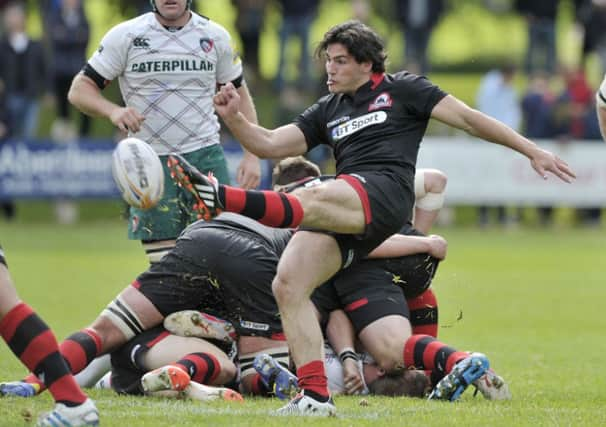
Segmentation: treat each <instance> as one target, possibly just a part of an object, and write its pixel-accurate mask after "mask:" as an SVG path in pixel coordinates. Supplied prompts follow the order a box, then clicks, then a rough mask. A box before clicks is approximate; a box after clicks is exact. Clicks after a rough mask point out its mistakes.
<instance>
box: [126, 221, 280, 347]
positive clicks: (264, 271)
mask: <svg viewBox="0 0 606 427" xmlns="http://www.w3.org/2000/svg"><path fill="white" fill-rule="evenodd" d="M278 259H279V255H277V254H276V253H275V251H274V250H273V249H272V248H271V247H269V245H268V244H267V242H266V241H265V240H264V239H262V238H260V237H259V236H257V235H256V234H254V233H249V232H247V231H243V230H233V229H228V228H217V227H210V226H209V227H203V226H202V227H198V228H196V229H195V230H192V231H189V232H188V233H187V238H180V239H179V240H177V243H176V245H175V248H174V249H173V250H172V251H170V252H169V253H168V254H167V255H166V256H164V257H163V258H162V259H161V261H160V262H158V263H155V264H153V265H152V266H151V267H150V268H149V270H147V271H146V272H145V273H143V274H141V275H140V276H139V277H138V278H137V281H136V282H135V284H134V286H136V287H137V288H138V289H139V290H140V291H141V292H142V293H143V295H145V296H146V297H147V298H148V299H149V300H150V301H151V302H152V303H153V304H154V306H155V307H156V308H157V309H158V310H159V311H160V313H162V314H163V315H164V316H167V315H168V314H170V313H174V312H176V311H181V310H200V311H204V312H207V313H210V314H213V315H215V316H217V317H221V318H223V319H225V320H228V321H230V322H231V323H232V324H233V325H234V327H235V328H236V331H237V332H238V334H239V335H244V336H263V337H271V336H272V335H274V334H276V333H280V332H282V325H281V322H280V316H279V311H278V306H277V303H276V301H275V299H274V297H273V294H272V291H271V282H272V280H273V278H274V276H275V275H276V266H277V264H278Z"/></svg>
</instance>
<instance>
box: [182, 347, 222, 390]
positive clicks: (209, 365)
mask: <svg viewBox="0 0 606 427" xmlns="http://www.w3.org/2000/svg"><path fill="white" fill-rule="evenodd" d="M171 365H172V366H176V367H178V368H180V369H182V370H184V371H185V372H187V373H188V374H189V376H190V378H191V379H192V381H195V382H197V383H200V384H207V385H211V384H212V383H213V381H214V380H215V379H216V378H217V377H218V376H219V373H220V372H221V364H220V363H219V361H218V360H217V358H216V357H215V356H213V355H212V354H210V353H190V354H188V355H187V356H185V357H184V358H182V359H181V360H178V361H177V362H175V363H172V364H171Z"/></svg>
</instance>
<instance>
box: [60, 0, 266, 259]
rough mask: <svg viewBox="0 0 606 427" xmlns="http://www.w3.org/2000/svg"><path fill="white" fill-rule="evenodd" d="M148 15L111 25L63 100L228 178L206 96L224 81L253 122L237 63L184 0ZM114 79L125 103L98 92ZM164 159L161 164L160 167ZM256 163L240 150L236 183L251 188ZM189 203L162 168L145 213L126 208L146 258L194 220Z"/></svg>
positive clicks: (226, 41)
mask: <svg viewBox="0 0 606 427" xmlns="http://www.w3.org/2000/svg"><path fill="white" fill-rule="evenodd" d="M150 3H151V6H152V10H153V12H150V13H146V14H144V15H141V16H139V17H137V18H134V19H131V20H129V21H126V22H123V23H121V24H118V25H117V26H115V27H114V28H112V29H111V30H110V31H109V32H108V33H107V34H106V35H105V36H104V37H103V39H102V41H101V44H100V46H99V49H98V50H97V51H96V52H95V53H94V54H93V55H92V57H91V58H90V59H89V61H88V63H87V64H86V65H85V66H84V68H83V70H82V71H81V72H80V73H79V74H78V75H77V76H76V77H75V78H74V80H73V83H72V86H71V89H70V91H69V94H68V98H69V100H70V102H71V103H72V104H74V105H75V106H76V107H77V108H78V109H80V110H81V111H82V112H84V113H86V114H89V115H92V116H100V117H105V118H107V119H109V120H110V121H111V122H112V123H113V124H114V125H115V126H116V127H117V128H118V129H120V130H121V131H122V132H125V133H129V134H130V135H131V136H136V137H137V138H139V139H142V140H143V141H146V142H147V143H149V144H151V146H152V147H153V148H154V150H155V151H156V152H157V153H158V154H159V155H160V157H161V158H162V159H164V158H165V157H166V155H167V154H168V153H172V152H176V153H181V154H183V155H184V156H185V157H186V158H187V159H188V160H189V161H190V162H192V163H193V164H195V165H196V166H197V167H198V168H199V169H200V170H204V171H212V172H213V173H214V174H215V175H216V176H217V178H218V179H219V180H220V181H221V182H225V183H227V182H229V174H228V169H227V163H226V160H225V156H224V153H223V149H222V147H221V144H220V136H219V121H218V119H217V116H216V115H215V112H214V110H213V104H212V97H213V95H214V94H215V92H216V89H217V86H218V85H222V84H225V83H228V82H231V84H232V85H233V86H234V87H235V88H236V90H237V92H238V93H239V94H240V96H241V97H242V100H243V106H242V111H243V112H244V114H245V115H246V117H247V118H248V119H249V120H251V121H252V122H256V120H257V115H256V112H255V107H254V104H253V101H252V99H251V97H250V94H249V92H248V89H247V86H246V82H245V81H244V79H243V74H242V63H241V61H240V58H239V56H238V54H237V53H236V52H235V51H234V48H233V46H232V44H233V43H232V39H231V37H230V35H229V33H228V32H227V30H225V28H223V27H222V26H221V25H219V24H217V23H216V22H213V21H211V20H210V19H208V18H206V17H203V16H200V15H198V14H196V13H194V12H192V11H191V4H192V1H191V0H171V1H169V0H150ZM116 78H117V79H118V81H119V83H120V92H121V94H122V99H123V100H124V102H125V103H126V106H121V105H118V104H116V103H114V102H111V101H110V100H108V99H107V98H106V97H105V96H104V95H103V94H102V92H101V91H102V90H103V89H104V88H105V87H106V86H107V85H108V84H109V83H110V82H111V81H112V80H115V79H116ZM164 163H165V162H163V164H164ZM260 176H261V167H260V163H259V160H258V158H257V157H256V156H254V155H252V154H250V153H249V152H247V151H245V153H244V157H243V159H242V162H241V163H240V165H239V167H238V171H237V182H238V184H239V185H240V186H242V187H243V188H255V187H256V186H257V185H258V184H259V181H260ZM191 204H192V201H191V200H190V197H188V196H187V195H186V194H185V193H183V192H182V191H180V190H179V189H178V188H177V187H176V186H175V184H174V183H173V182H172V180H171V179H170V178H169V176H168V173H166V174H165V182H164V196H163V198H162V200H161V201H160V202H159V204H158V205H157V206H156V207H155V208H153V209H150V210H141V209H136V208H133V207H130V219H129V223H128V235H129V238H130V239H134V240H140V241H141V242H142V244H143V248H144V250H145V252H146V254H147V256H148V258H149V261H150V262H155V261H158V260H159V259H160V258H161V257H162V255H163V254H164V253H166V252H167V251H168V250H169V249H170V248H171V247H172V246H173V245H174V241H175V239H176V238H177V236H178V235H179V233H180V232H181V231H182V230H183V229H184V228H185V226H186V225H188V224H189V223H191V222H193V221H194V220H195V219H196V218H195V215H194V216H192V215H191V212H190V211H189V207H190V206H191Z"/></svg>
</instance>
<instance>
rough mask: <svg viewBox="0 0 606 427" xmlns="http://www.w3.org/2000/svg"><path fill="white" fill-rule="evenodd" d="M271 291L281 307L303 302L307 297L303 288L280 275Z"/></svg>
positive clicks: (272, 285) (273, 283)
mask: <svg viewBox="0 0 606 427" xmlns="http://www.w3.org/2000/svg"><path fill="white" fill-rule="evenodd" d="M271 290H272V292H273V294H274V297H275V298H276V301H277V302H278V305H279V306H280V307H284V306H286V305H291V304H293V303H295V302H296V301H301V299H302V298H303V297H304V296H305V295H304V292H302V291H301V288H300V287H298V286H296V283H294V281H292V280H289V279H287V278H286V277H284V276H282V275H280V274H278V275H277V276H276V278H275V279H274V281H273V282H272V284H271Z"/></svg>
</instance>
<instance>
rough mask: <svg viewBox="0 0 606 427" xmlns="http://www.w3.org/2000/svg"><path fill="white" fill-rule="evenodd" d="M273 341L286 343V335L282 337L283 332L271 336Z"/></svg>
mask: <svg viewBox="0 0 606 427" xmlns="http://www.w3.org/2000/svg"><path fill="white" fill-rule="evenodd" d="M270 339H272V340H274V341H286V335H284V332H276V333H273V334H271V338H270Z"/></svg>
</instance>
